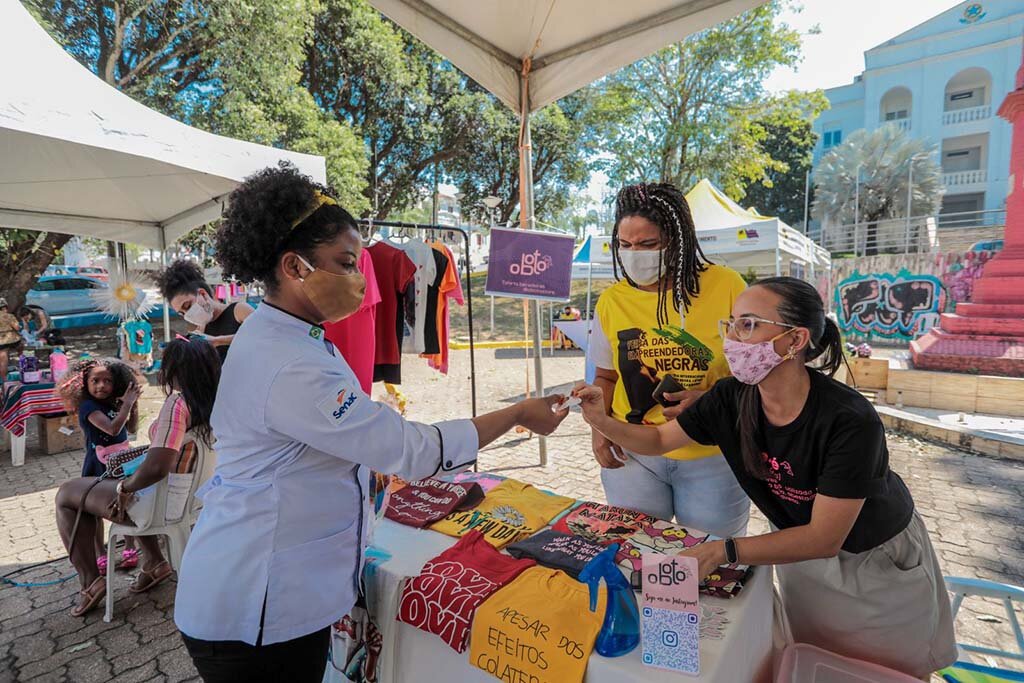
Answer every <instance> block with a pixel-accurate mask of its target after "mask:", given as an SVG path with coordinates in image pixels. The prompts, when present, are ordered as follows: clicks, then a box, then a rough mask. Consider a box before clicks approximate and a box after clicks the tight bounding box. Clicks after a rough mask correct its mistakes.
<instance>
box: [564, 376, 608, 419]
mask: <svg viewBox="0 0 1024 683" xmlns="http://www.w3.org/2000/svg"><path fill="white" fill-rule="evenodd" d="M572 395H573V396H575V397H576V398H578V399H579V400H580V401H581V403H580V410H581V411H583V419H584V420H586V421H587V424H589V425H593V424H594V423H595V422H598V421H600V420H601V419H603V418H605V417H607V416H608V413H607V412H606V411H605V406H604V390H603V389H602V388H601V387H599V386H595V385H593V384H586V383H584V382H580V383H579V384H577V385H576V387H575V388H574V389H573V390H572Z"/></svg>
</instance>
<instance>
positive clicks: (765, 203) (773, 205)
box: [743, 90, 828, 225]
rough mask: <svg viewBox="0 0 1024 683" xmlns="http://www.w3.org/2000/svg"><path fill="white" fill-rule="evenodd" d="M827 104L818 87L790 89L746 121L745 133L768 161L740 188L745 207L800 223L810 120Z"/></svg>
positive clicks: (811, 137)
mask: <svg viewBox="0 0 1024 683" xmlns="http://www.w3.org/2000/svg"><path fill="white" fill-rule="evenodd" d="M827 106H828V100H826V99H825V95H824V93H822V92H821V91H820V90H819V91H815V92H810V93H802V92H790V93H787V94H785V95H783V96H782V97H780V98H778V99H776V100H774V101H773V102H772V103H771V105H770V106H769V107H768V109H767V112H766V113H764V114H762V115H760V116H758V117H757V118H756V119H753V120H751V121H750V123H749V134H750V135H752V136H753V137H754V139H755V140H756V143H757V145H758V147H759V148H760V150H761V153H762V154H764V155H766V156H768V157H769V158H770V159H772V163H770V164H766V165H765V167H764V174H763V175H762V177H761V178H758V179H756V180H754V181H753V182H752V183H750V184H749V185H747V186H746V188H745V189H744V197H743V203H744V205H745V206H752V207H754V208H756V209H757V210H758V211H759V212H761V213H762V214H764V215H765V216H778V217H779V218H781V219H782V220H783V221H784V222H786V223H787V224H789V225H800V224H802V223H803V220H804V195H805V193H806V190H807V172H808V171H810V169H811V162H812V160H813V156H814V145H815V142H817V135H816V134H815V133H814V131H813V130H812V128H811V123H812V121H813V120H814V119H815V118H817V116H818V115H819V114H820V113H821V112H822V111H824V110H825V108H826V107H827Z"/></svg>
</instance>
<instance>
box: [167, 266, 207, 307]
mask: <svg viewBox="0 0 1024 683" xmlns="http://www.w3.org/2000/svg"><path fill="white" fill-rule="evenodd" d="M156 286H157V288H158V289H159V290H160V294H161V295H162V296H163V297H164V300H165V301H170V300H171V299H173V298H174V297H176V296H178V295H179V294H195V293H196V292H198V291H199V290H200V289H204V290H206V293H207V294H209V295H211V296H213V290H212V289H211V288H210V285H208V284H206V278H205V276H204V275H203V271H202V270H201V269H200V268H199V265H198V264H196V263H195V262H193V261H186V260H184V259H178V260H177V261H175V262H174V263H172V264H171V265H169V266H167V267H166V268H164V269H163V270H162V271H160V274H159V275H157V276H156Z"/></svg>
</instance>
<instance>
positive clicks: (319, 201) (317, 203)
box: [288, 190, 338, 231]
mask: <svg viewBox="0 0 1024 683" xmlns="http://www.w3.org/2000/svg"><path fill="white" fill-rule="evenodd" d="M324 204H331V205H333V206H337V205H338V202H336V201H334V199H332V198H331V197H328V196H327V195H325V194H324V193H323V192H321V191H320V190H313V203H312V204H310V206H309V208H308V209H306V210H305V211H303V212H302V213H301V214H299V217H298V218H296V219H295V220H294V221H292V224H291V227H289V228H288V230H289V231H291V230H294V229H295V228H297V227H298V226H299V224H300V223H302V221H304V220H306V219H307V218H309V217H310V216H312V215H313V214H314V213H316V210H317V209H319V208H320V207H321V206H323V205H324Z"/></svg>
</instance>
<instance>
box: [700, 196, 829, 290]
mask: <svg viewBox="0 0 1024 683" xmlns="http://www.w3.org/2000/svg"><path fill="white" fill-rule="evenodd" d="M686 201H687V203H689V205H690V212H691V213H692V214H693V222H694V224H695V225H696V226H697V239H698V240H699V241H700V246H701V249H702V250H703V251H704V254H705V256H707V257H708V258H710V259H711V260H712V261H714V262H716V263H721V264H723V265H726V266H729V267H730V268H732V269H733V270H737V271H739V272H740V273H741V274H746V273H747V272H748V271H750V270H754V271H755V272H756V273H757V274H758V275H759V276H762V277H763V276H766V275H773V274H774V275H794V276H796V277H801V278H803V279H808V280H811V281H813V279H814V277H815V275H816V274H819V273H822V272H825V271H827V270H828V269H829V268H830V267H831V264H832V258H831V256H830V254H829V252H828V251H827V250H826V249H823V248H822V247H820V246H818V245H817V244H815V243H814V242H813V241H812V240H811V238H809V237H808V236H807V235H804V234H803V233H801V232H800V231H799V230H794V229H793V228H791V227H789V226H788V225H786V224H785V223H784V222H782V221H781V220H780V219H778V218H773V217H769V216H763V215H761V214H760V213H758V212H757V211H756V210H755V209H744V208H743V207H741V206H740V205H739V204H737V203H736V202H734V201H733V200H731V199H729V197H727V196H726V195H725V194H724V193H723V192H722V191H721V190H719V189H718V188H717V187H715V186H714V185H712V184H711V181H709V180H708V179H706V178H705V179H704V180H701V181H700V182H699V183H697V184H696V185H694V186H693V189H691V190H690V191H689V192H688V193H687V194H686Z"/></svg>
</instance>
